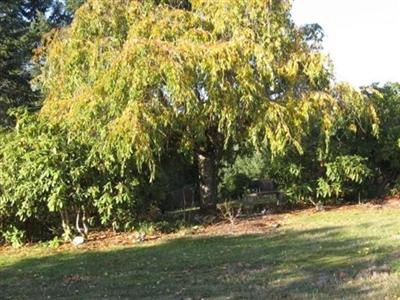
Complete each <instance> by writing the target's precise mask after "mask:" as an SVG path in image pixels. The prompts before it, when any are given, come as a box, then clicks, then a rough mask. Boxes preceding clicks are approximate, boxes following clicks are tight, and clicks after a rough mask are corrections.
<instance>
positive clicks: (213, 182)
mask: <svg viewBox="0 0 400 300" xmlns="http://www.w3.org/2000/svg"><path fill="white" fill-rule="evenodd" d="M197 159H198V165H199V188H200V200H201V206H202V208H203V209H210V208H215V207H216V203H217V199H218V160H217V158H216V155H215V154H214V153H209V154H208V155H203V154H198V157H197Z"/></svg>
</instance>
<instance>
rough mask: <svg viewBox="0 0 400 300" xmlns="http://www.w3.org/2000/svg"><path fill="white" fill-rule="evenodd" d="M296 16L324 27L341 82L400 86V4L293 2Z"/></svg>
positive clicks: (386, 0) (389, 0)
mask: <svg viewBox="0 0 400 300" xmlns="http://www.w3.org/2000/svg"><path fill="white" fill-rule="evenodd" d="M292 16H293V19H294V20H295V22H296V24H297V25H304V24H309V23H318V24H320V25H321V26H322V27H323V29H324V32H325V40H324V44H323V45H324V51H325V52H327V53H329V55H330V57H331V58H332V60H333V63H334V65H335V75H336V79H337V80H338V81H348V82H350V83H352V84H353V85H356V86H363V85H368V84H371V83H373V82H381V83H384V82H387V81H394V82H396V81H397V82H400V0H379V1H378V0H293V10H292Z"/></svg>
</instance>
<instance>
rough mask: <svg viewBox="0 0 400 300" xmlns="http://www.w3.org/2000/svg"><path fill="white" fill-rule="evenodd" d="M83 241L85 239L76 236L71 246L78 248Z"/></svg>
mask: <svg viewBox="0 0 400 300" xmlns="http://www.w3.org/2000/svg"><path fill="white" fill-rule="evenodd" d="M84 241H85V238H84V237H83V236H76V237H74V239H73V240H72V244H74V245H75V246H79V245H82V244H83V242H84Z"/></svg>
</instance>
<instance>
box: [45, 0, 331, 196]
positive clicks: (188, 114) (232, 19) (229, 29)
mask: <svg viewBox="0 0 400 300" xmlns="http://www.w3.org/2000/svg"><path fill="white" fill-rule="evenodd" d="M290 7H291V6H290V2H289V1H287V0H219V1H215V0H191V1H177V0H175V1H173V0H169V1H166V0H164V1H160V0H159V1H156V0H153V1H150V0H147V1H146V0H89V1H88V2H87V3H86V4H85V5H83V6H82V7H81V8H80V9H79V10H78V11H77V13H76V17H75V19H74V21H73V23H72V25H71V26H70V27H68V28H66V29H65V30H59V31H57V32H55V33H54V35H53V37H52V38H51V40H49V41H48V43H47V45H46V47H45V48H44V49H43V52H42V55H43V59H44V60H45V61H46V63H45V65H44V68H43V70H42V75H41V77H40V78H38V81H39V82H40V83H41V84H42V86H43V90H44V92H45V95H46V100H45V102H44V107H43V109H42V113H41V115H42V117H43V118H44V119H45V120H49V121H51V122H55V123H60V124H62V125H63V126H66V127H67V128H68V129H69V131H70V133H71V134H73V135H76V136H79V137H80V138H81V139H82V141H85V139H91V140H92V141H93V140H96V141H98V142H97V150H99V149H100V152H101V153H102V155H103V156H104V157H107V158H108V159H109V160H108V161H111V162H112V161H113V160H114V161H115V160H118V161H120V162H125V161H126V162H128V161H129V162H132V161H134V162H135V165H134V166H132V167H135V168H136V167H138V168H139V169H140V168H143V167H145V168H148V169H149V170H150V171H151V174H154V173H155V172H156V171H157V162H158V158H159V157H160V155H162V153H163V151H165V149H168V148H175V149H176V150H177V151H180V152H182V153H186V154H188V155H191V156H192V157H193V159H194V161H196V162H197V163H198V165H199V179H200V182H201V192H202V199H203V200H204V202H206V203H210V202H212V201H215V199H216V198H217V177H218V176H217V173H218V167H219V163H220V161H221V159H223V158H224V157H226V156H227V155H232V153H235V151H237V149H244V148H245V146H248V145H253V146H254V145H262V146H263V147H264V146H265V145H268V147H269V148H270V149H271V151H272V152H273V153H277V152H279V151H282V150H283V149H284V148H285V146H286V145H287V144H288V143H291V144H294V145H295V146H296V147H297V148H298V149H299V150H300V149H301V146H300V144H299V141H300V140H301V136H302V134H303V127H304V126H305V124H306V121H307V119H308V116H309V113H310V111H311V110H314V111H315V109H318V108H319V107H323V106H325V105H326V103H328V102H329V101H328V99H329V97H328V96H327V94H326V93H325V91H326V89H328V85H329V80H330V79H329V77H330V74H329V72H328V69H327V68H326V61H325V59H324V58H323V56H322V55H321V54H320V53H319V52H318V51H317V48H316V47H314V46H315V45H314V44H313V43H312V41H310V39H308V38H310V37H311V38H312V37H313V36H317V35H316V34H315V32H312V31H310V30H309V29H310V28H308V30H300V29H299V28H297V27H296V26H295V25H294V23H293V21H292V20H291V16H290ZM321 113H323V111H322V110H321ZM331 117H332V115H331V114H330V113H326V114H325V119H326V120H327V121H326V122H322V123H323V125H324V126H325V128H329V120H328V119H329V118H331Z"/></svg>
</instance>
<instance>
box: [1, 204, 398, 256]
mask: <svg viewBox="0 0 400 300" xmlns="http://www.w3.org/2000/svg"><path fill="white" fill-rule="evenodd" d="M385 208H390V209H393V208H397V209H399V208H400V198H399V197H387V198H385V199H377V200H374V201H371V202H368V203H366V204H351V205H342V206H326V207H324V210H325V211H342V210H361V211H362V210H370V209H385ZM318 213H319V212H318V211H316V210H315V208H305V209H298V210H292V211H287V212H283V213H279V214H266V215H257V216H252V217H245V218H244V217H243V218H237V219H236V220H235V224H234V225H232V224H231V223H230V222H229V221H219V222H218V221H217V222H216V221H214V223H213V224H209V225H200V226H194V227H191V228H187V229H185V230H183V231H180V232H178V233H171V234H161V233H159V234H155V235H151V236H145V237H143V238H138V236H137V233H135V232H127V233H115V232H113V231H110V230H108V231H97V232H96V231H95V232H93V231H92V232H90V234H89V238H88V239H87V240H86V241H85V243H84V244H82V245H80V246H79V247H78V248H79V249H82V250H93V249H102V248H109V247H124V246H132V245H136V244H141V243H143V244H151V243H153V242H158V241H160V240H169V239H174V238H177V237H181V236H188V235H192V236H214V235H215V236H218V235H243V234H266V233H271V232H274V231H276V230H279V229H280V228H281V227H284V226H285V221H286V220H287V219H289V218H290V217H293V216H299V215H310V214H318ZM34 246H35V245H33V244H32V245H27V246H25V247H22V248H20V249H17V250H16V249H13V248H11V247H8V246H0V253H6V252H9V251H10V252H13V253H15V254H18V253H19V252H21V253H24V252H25V251H26V250H27V249H30V248H31V247H34ZM76 248H77V247H76V246H74V245H72V244H71V243H65V244H62V245H61V246H60V247H58V248H57V249H56V250H54V251H56V252H62V251H65V250H70V249H76ZM398 256H399V257H400V254H398Z"/></svg>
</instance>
